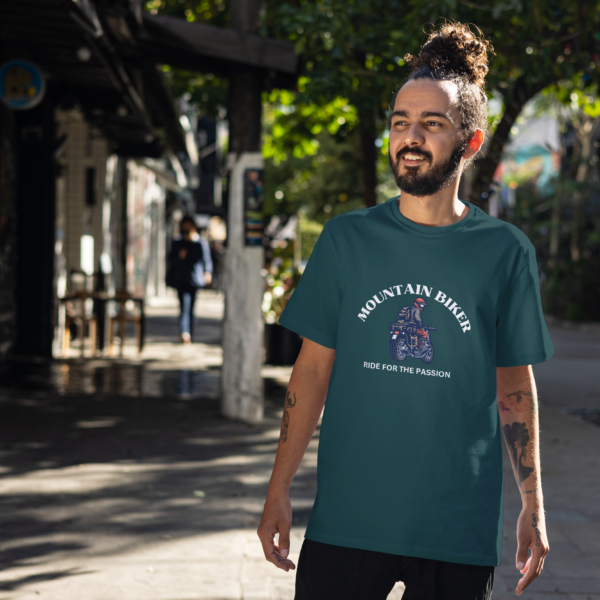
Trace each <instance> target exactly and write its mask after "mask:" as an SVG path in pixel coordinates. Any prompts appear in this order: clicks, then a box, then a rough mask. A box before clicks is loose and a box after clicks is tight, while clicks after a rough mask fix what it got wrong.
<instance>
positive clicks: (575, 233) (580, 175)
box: [571, 115, 600, 262]
mask: <svg viewBox="0 0 600 600" xmlns="http://www.w3.org/2000/svg"><path fill="white" fill-rule="evenodd" d="M599 123H600V119H599V118H597V119H595V120H592V118H591V117H589V116H588V115H583V118H582V122H581V126H580V127H579V131H578V137H579V145H580V151H579V160H578V163H579V164H578V166H577V174H576V175H575V181H576V182H577V183H578V184H579V186H580V187H581V186H583V185H584V184H585V183H586V182H587V180H588V176H589V172H590V164H591V163H590V161H591V158H592V141H593V138H594V134H595V132H596V127H597V126H598V124H599ZM584 201H585V200H584V195H583V194H582V190H581V189H578V190H576V191H575V192H574V193H573V221H572V223H571V260H572V261H573V262H579V261H580V260H581V235H580V234H581V226H582V220H583V203H584Z"/></svg>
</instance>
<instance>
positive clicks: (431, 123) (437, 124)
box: [427, 121, 442, 127]
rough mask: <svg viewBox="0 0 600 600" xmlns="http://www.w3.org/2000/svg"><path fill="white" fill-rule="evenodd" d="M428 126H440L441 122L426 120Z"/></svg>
mask: <svg viewBox="0 0 600 600" xmlns="http://www.w3.org/2000/svg"><path fill="white" fill-rule="evenodd" d="M427 125H428V126H429V127H441V126H442V124H441V123H440V122H439V121H427Z"/></svg>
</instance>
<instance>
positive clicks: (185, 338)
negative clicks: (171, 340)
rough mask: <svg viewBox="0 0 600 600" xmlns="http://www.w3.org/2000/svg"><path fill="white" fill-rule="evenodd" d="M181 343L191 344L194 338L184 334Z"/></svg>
mask: <svg viewBox="0 0 600 600" xmlns="http://www.w3.org/2000/svg"><path fill="white" fill-rule="evenodd" d="M181 343H182V344H191V343H192V336H191V335H190V334H189V333H182V334H181Z"/></svg>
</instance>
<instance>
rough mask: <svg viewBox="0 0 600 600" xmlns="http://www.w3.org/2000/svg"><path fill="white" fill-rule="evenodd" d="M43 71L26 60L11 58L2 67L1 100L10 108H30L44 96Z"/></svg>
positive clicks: (0, 79)
mask: <svg viewBox="0 0 600 600" xmlns="http://www.w3.org/2000/svg"><path fill="white" fill-rule="evenodd" d="M45 91H46V82H45V80H44V76H43V75H42V72H41V71H40V70H39V69H38V67H36V66H35V65H34V64H33V63H30V62H29V61H26V60H9V61H7V62H5V63H4V64H3V65H2V66H1V67H0V100H2V102H4V104H6V105H7V106H8V107H9V108H12V109H16V110H28V109H30V108H33V107H34V106H37V105H38V104H39V103H40V102H41V101H42V99H43V98H44V93H45Z"/></svg>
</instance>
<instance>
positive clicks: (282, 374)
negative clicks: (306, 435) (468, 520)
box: [0, 294, 600, 600]
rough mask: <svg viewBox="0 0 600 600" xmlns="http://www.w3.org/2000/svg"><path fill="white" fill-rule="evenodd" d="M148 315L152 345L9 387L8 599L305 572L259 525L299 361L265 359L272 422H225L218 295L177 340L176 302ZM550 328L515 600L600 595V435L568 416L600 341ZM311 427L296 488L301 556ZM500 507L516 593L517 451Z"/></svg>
mask: <svg viewBox="0 0 600 600" xmlns="http://www.w3.org/2000/svg"><path fill="white" fill-rule="evenodd" d="M148 312H149V323H148V339H149V342H150V343H149V344H148V345H147V347H146V349H145V350H144V352H143V354H142V355H141V356H137V355H136V354H135V352H134V349H133V347H131V348H127V349H126V353H125V358H124V359H122V360H116V361H115V360H108V359H94V360H89V359H88V360H86V361H83V362H81V361H79V360H78V359H69V360H68V361H59V362H57V363H54V364H53V365H49V366H48V365H40V366H38V367H35V366H33V367H32V366H31V365H30V366H28V367H27V368H25V367H22V368H21V369H20V370H18V371H19V372H18V373H16V374H13V375H14V376H13V378H12V379H11V381H12V383H10V385H11V386H12V388H11V389H6V388H5V389H1V388H0V431H1V435H0V457H1V459H2V460H1V463H0V465H1V466H0V507H1V508H2V511H1V513H0V562H1V564H2V567H3V569H2V573H1V574H0V598H1V599H10V600H17V599H19V600H21V599H23V600H26V599H27V600H28V599H33V598H46V599H49V600H70V599H73V600H75V599H77V600H80V599H85V600H138V599H139V600H142V599H143V600H154V599H156V600H183V599H186V598H190V599H191V598H194V599H197V600H215V599H217V598H218V599H226V600H234V599H235V600H241V599H243V600H249V599H252V600H275V599H277V600H287V599H290V600H291V599H292V598H293V581H294V574H293V573H291V572H290V573H285V572H283V571H280V570H278V569H276V568H275V567H274V566H273V565H271V564H269V563H267V562H266V561H265V560H264V558H263V556H262V550H261V548H260V544H259V542H258V538H257V537H256V533H255V530H256V527H257V525H258V521H259V519H260V514H261V512H262V505H263V502H264V498H265V495H266V491H267V484H268V479H269V476H270V472H271V468H272V464H273V460H274V455H275V450H276V447H277V441H278V436H279V426H280V420H281V413H282V404H283V398H284V396H285V386H286V384H287V380H288V379H289V375H290V373H291V367H265V368H264V370H263V376H264V378H265V389H266V410H265V415H266V416H265V419H264V422H262V423H261V424H259V425H254V426H249V425H245V424H243V423H235V422H230V421H228V420H226V419H223V418H221V417H220V416H219V410H218V408H219V406H218V390H219V374H220V362H221V353H220V347H219V345H218V344H219V339H220V322H219V319H220V318H221V315H222V298H221V297H219V296H217V295H214V294H213V295H211V294H203V295H202V296H201V297H200V301H199V303H198V305H197V315H199V316H202V320H201V321H200V322H199V323H198V325H199V333H200V335H199V339H200V343H195V344H192V345H190V346H182V345H179V344H176V343H173V342H174V340H175V339H176V332H177V330H176V326H175V322H174V320H175V315H176V306H175V305H173V304H172V303H163V304H162V305H161V306H151V307H150V308H149V311H148ZM552 335H553V339H554V341H555V345H556V347H557V356H556V357H555V358H553V359H552V361H550V362H549V363H548V364H544V365H540V366H539V367H536V377H537V381H538V386H539V390H540V395H541V398H542V408H541V420H542V461H543V467H544V479H543V481H544V492H545V498H546V508H547V513H548V515H547V519H548V529H549V538H550V545H551V551H550V554H549V555H548V558H547V560H546V566H545V569H544V573H543V575H542V577H541V578H539V579H538V580H537V581H536V582H535V583H534V584H533V586H532V587H531V588H530V591H528V592H526V593H525V594H523V595H522V596H521V598H523V599H531V600H533V599H542V598H568V599H571V600H587V599H592V600H600V502H598V498H599V497H600V494H599V492H600V478H599V475H600V473H599V470H600V469H599V460H600V459H599V458H598V457H600V428H599V427H597V426H595V425H593V424H591V423H589V422H585V421H584V420H583V419H581V418H579V417H577V416H574V415H571V414H568V413H566V412H565V411H564V408H565V407H567V408H588V409H593V408H599V407H600V393H599V392H598V390H600V381H599V378H600V374H599V373H597V371H599V370H598V368H597V365H598V359H599V358H600V336H594V335H589V334H585V333H581V332H576V331H566V330H564V329H560V330H554V329H553V330H552ZM5 381H6V380H5ZM318 434H319V430H318V429H317V432H316V434H315V438H314V439H313V441H312V442H311V444H310V446H309V449H308V452H307V455H306V457H305V460H304V461H303V463H302V466H301V468H300V470H299V473H298V475H297V477H296V479H295V480H294V482H293V485H292V489H291V494H292V504H293V507H294V526H293V532H292V559H293V560H295V561H297V558H298V552H299V549H300V545H301V542H302V536H303V533H304V529H305V527H306V523H307V520H308V516H309V514H310V508H311V506H312V502H313V499H314V494H315V490H316V468H315V467H316V457H317V455H316V451H317V444H318ZM505 504H506V525H505V535H504V544H503V563H502V566H501V567H500V568H499V569H497V577H496V585H495V591H494V600H505V599H508V598H514V597H515V596H514V592H513V591H514V586H515V585H516V581H517V579H518V577H517V576H518V573H517V571H516V569H515V568H514V566H513V565H514V553H515V550H516V545H515V542H514V529H515V523H516V516H517V514H518V509H519V497H518V493H517V490H516V485H515V484H514V481H513V477H512V472H511V471H510V466H509V463H508V459H506V502H505ZM401 591H402V587H401V585H399V586H398V588H397V589H395V590H394V592H393V593H392V594H391V595H390V598H393V599H394V600H399V598H400V597H401ZM366 600H368V599H366Z"/></svg>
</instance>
